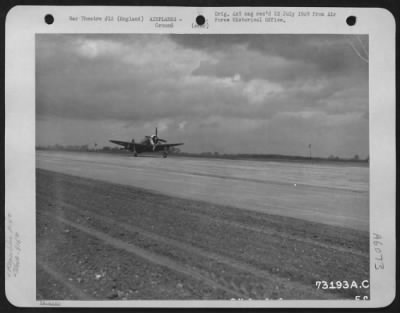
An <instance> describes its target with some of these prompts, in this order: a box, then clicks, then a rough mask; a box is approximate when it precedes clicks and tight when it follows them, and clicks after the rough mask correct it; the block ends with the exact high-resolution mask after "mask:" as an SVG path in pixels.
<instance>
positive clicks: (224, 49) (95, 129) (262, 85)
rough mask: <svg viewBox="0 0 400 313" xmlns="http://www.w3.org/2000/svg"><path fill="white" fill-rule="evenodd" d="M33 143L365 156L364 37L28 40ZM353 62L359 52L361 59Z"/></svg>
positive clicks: (41, 37) (59, 37) (63, 37)
mask: <svg viewBox="0 0 400 313" xmlns="http://www.w3.org/2000/svg"><path fill="white" fill-rule="evenodd" d="M36 40H37V42H36V44H37V45H36V61H37V62H36V82H37V87H36V112H37V134H36V138H37V144H39V145H48V144H56V143H58V144H65V145H67V144H76V145H81V144H93V143H94V142H96V143H97V144H98V145H99V146H103V145H108V146H112V144H111V143H109V142H108V140H109V139H118V140H127V141H130V140H131V139H132V138H135V140H136V141H138V140H139V139H141V138H142V137H144V136H145V135H150V134H153V133H154V128H155V127H156V126H158V130H159V136H160V137H161V138H166V139H167V140H168V142H184V143H185V145H184V146H183V147H182V150H184V151H188V152H202V151H212V152H213V151H218V152H220V153H268V154H289V155H308V145H309V144H311V145H312V152H313V155H315V156H329V155H331V154H332V155H339V156H341V157H352V156H353V155H355V154H359V155H360V156H361V157H366V156H367V155H368V149H369V144H368V64H367V62H366V61H365V59H363V58H365V56H367V55H368V37H367V36H344V35H239V36H238V35H137V34H136V35H112V34H109V35H53V34H46V35H43V34H42V35H37V37H36ZM358 54H359V55H361V57H360V56H359V55H358Z"/></svg>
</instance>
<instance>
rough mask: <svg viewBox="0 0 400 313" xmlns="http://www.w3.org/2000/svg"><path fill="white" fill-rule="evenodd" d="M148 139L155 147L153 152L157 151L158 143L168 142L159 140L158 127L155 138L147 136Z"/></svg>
mask: <svg viewBox="0 0 400 313" xmlns="http://www.w3.org/2000/svg"><path fill="white" fill-rule="evenodd" d="M146 137H147V138H149V139H150V142H151V143H152V145H153V151H155V150H156V146H157V144H158V142H167V141H166V140H165V139H162V138H158V132H157V127H156V134H155V135H153V136H146Z"/></svg>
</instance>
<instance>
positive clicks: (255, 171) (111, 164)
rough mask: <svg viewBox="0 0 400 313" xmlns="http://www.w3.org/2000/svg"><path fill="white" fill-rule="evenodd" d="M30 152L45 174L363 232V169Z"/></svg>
mask: <svg viewBox="0 0 400 313" xmlns="http://www.w3.org/2000/svg"><path fill="white" fill-rule="evenodd" d="M36 157H37V159H36V164H37V167H38V168H42V169H47V170H51V171H57V172H62V173H66V174H71V175H76V176H81V177H86V178H93V179H98V180H103V181H107V182H111V183H118V184H124V185H130V186H135V187H140V188H145V189H148V190H153V191H156V192H159V193H163V194H168V195H171V196H175V197H180V198H187V199H194V200H202V201H207V202H211V203H216V204H223V205H228V206H234V207H238V208H243V209H247V210H254V211H259V212H265V213H271V214H278V215H283V216H290V217H295V218H300V219H305V220H309V221H315V222H321V223H326V224H331V225H339V226H344V227H348V228H354V229H359V230H365V231H367V230H368V225H369V187H368V186H369V184H368V181H369V169H368V167H361V166H360V167H359V166H349V165H346V166H340V165H328V164H323V165H321V164H305V163H291V162H260V161H246V160H223V159H203V158H201V159H200V158H183V157H175V158H174V157H168V158H167V159H163V158H161V157H159V156H157V157H138V158H134V157H131V156H128V155H111V154H110V155H108V154H101V153H72V152H65V153H62V152H45V151H38V152H37V153H36Z"/></svg>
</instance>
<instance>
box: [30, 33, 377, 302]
mask: <svg viewBox="0 0 400 313" xmlns="http://www.w3.org/2000/svg"><path fill="white" fill-rule="evenodd" d="M36 166H37V172H36V201H37V204H36V210H37V221H36V223H37V224H36V225H37V233H36V236H37V237H36V240H37V298H38V299H42V300H59V299H64V300H65V299H70V300H90V299H97V300H146V299H147V300H231V299H234V300H241V299H242V300H248V299H254V300H265V299H271V300H279V299H285V300H289V299H291V300H296V299H297V300H304V299H308V300H313V299H355V297H357V296H358V297H368V296H369V266H370V263H369V232H368V230H369V130H368V36H362V35H312V34H305V35H290V34H288V35H286V34H269V35H266V34H263V35H256V34H245V35H236V34H229V35H214V34H213V35H166V34H159V35H157V34H90V35H89V34H78V35H77V34H38V35H37V36H36ZM355 285H356V286H357V288H354V287H355Z"/></svg>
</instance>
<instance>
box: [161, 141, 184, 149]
mask: <svg viewBox="0 0 400 313" xmlns="http://www.w3.org/2000/svg"><path fill="white" fill-rule="evenodd" d="M182 145H183V142H182V143H162V144H157V148H165V147H167V148H169V147H176V146H182Z"/></svg>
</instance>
